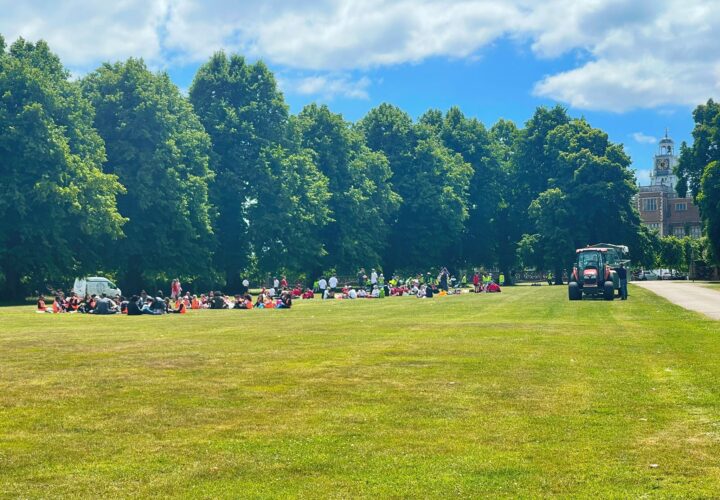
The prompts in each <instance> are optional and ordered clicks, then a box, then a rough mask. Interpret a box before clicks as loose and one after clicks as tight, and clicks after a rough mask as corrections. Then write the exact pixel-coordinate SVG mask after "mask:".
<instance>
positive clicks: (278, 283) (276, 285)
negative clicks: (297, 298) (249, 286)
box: [273, 278, 280, 288]
mask: <svg viewBox="0 0 720 500" xmlns="http://www.w3.org/2000/svg"><path fill="white" fill-rule="evenodd" d="M273 286H274V287H275V288H280V281H279V280H278V279H277V278H275V281H273Z"/></svg>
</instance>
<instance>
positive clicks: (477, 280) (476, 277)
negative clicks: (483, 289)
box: [472, 271, 480, 293]
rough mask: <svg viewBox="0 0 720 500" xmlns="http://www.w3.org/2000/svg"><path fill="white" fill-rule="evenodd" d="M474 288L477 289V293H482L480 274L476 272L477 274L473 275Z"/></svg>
mask: <svg viewBox="0 0 720 500" xmlns="http://www.w3.org/2000/svg"><path fill="white" fill-rule="evenodd" d="M472 281H473V287H474V288H475V293H480V274H479V273H478V272H477V271H475V274H473V279H472Z"/></svg>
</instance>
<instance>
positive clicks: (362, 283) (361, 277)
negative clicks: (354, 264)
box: [357, 267, 367, 288]
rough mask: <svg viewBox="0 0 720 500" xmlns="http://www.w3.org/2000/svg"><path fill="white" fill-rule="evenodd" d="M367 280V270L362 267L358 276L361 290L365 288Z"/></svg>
mask: <svg viewBox="0 0 720 500" xmlns="http://www.w3.org/2000/svg"><path fill="white" fill-rule="evenodd" d="M366 280H367V276H365V268H364V267H361V268H360V270H359V271H358V274H357V283H358V287H359V288H365V281H366Z"/></svg>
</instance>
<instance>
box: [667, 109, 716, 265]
mask: <svg viewBox="0 0 720 500" xmlns="http://www.w3.org/2000/svg"><path fill="white" fill-rule="evenodd" d="M693 119H694V120H695V128H694V129H693V133H692V135H693V144H692V146H687V145H686V144H684V143H683V145H682V147H681V153H680V161H679V163H678V166H677V174H678V175H679V176H680V181H679V182H678V193H679V194H680V195H681V196H685V194H686V190H687V189H689V190H690V191H692V195H693V198H694V199H695V201H696V203H697V204H698V206H699V207H700V215H701V216H702V219H703V222H704V226H705V232H706V234H707V236H708V239H709V240H710V245H711V247H712V251H713V253H714V254H715V255H720V210H719V209H718V207H720V204H719V202H720V173H719V169H720V167H719V166H718V165H720V103H716V102H714V101H713V100H712V99H710V100H709V101H708V102H707V103H706V104H704V105H700V106H698V107H697V108H695V111H693Z"/></svg>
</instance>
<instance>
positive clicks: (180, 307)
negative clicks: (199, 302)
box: [168, 298, 187, 314]
mask: <svg viewBox="0 0 720 500" xmlns="http://www.w3.org/2000/svg"><path fill="white" fill-rule="evenodd" d="M168 312H169V313H173V314H185V313H186V312H187V308H186V307H185V302H184V301H183V300H182V298H178V299H177V300H176V301H175V308H174V309H170V310H169V311H168Z"/></svg>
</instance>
